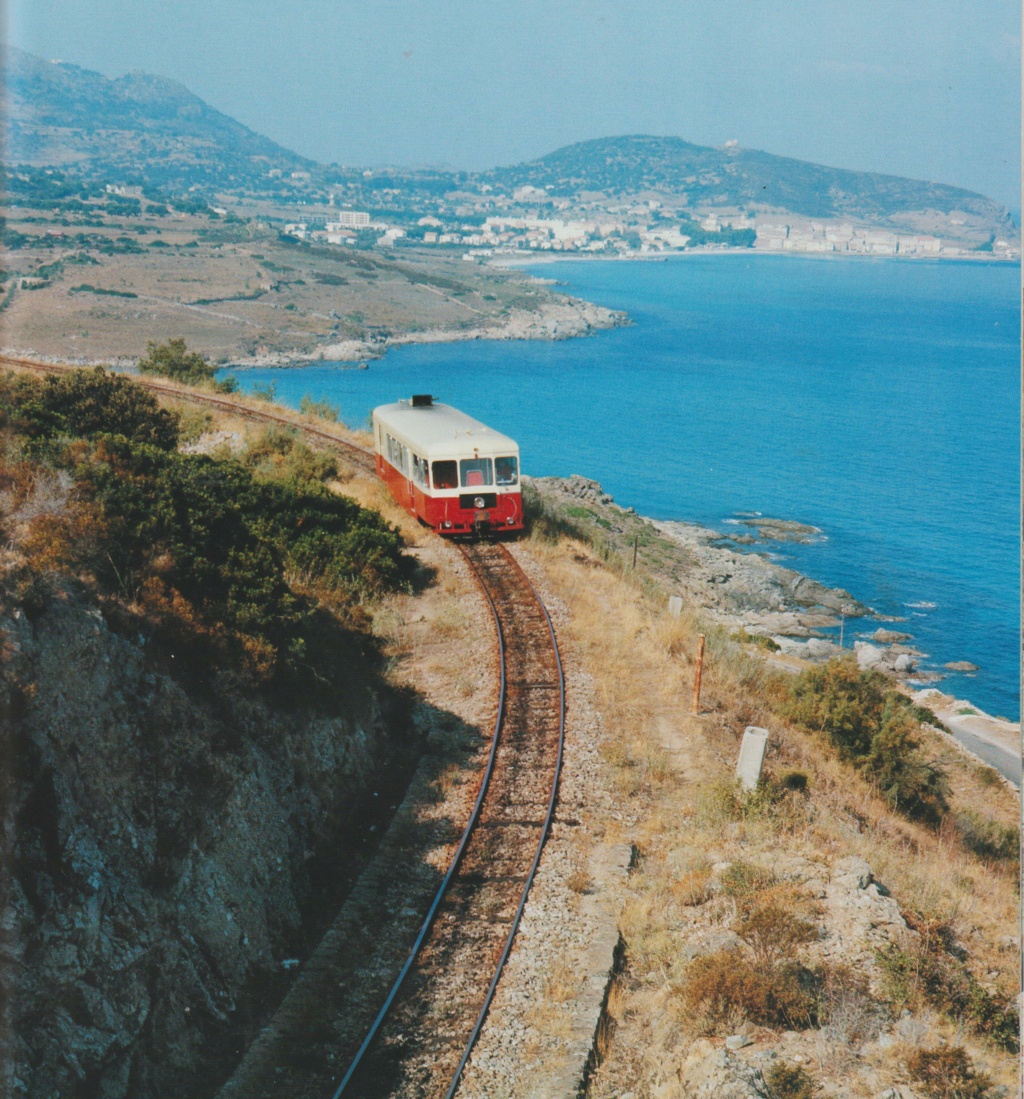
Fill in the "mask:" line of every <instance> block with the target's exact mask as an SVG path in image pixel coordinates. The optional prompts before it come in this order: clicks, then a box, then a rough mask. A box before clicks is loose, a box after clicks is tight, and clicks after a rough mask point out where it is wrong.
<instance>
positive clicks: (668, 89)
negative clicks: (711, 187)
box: [6, 0, 1021, 212]
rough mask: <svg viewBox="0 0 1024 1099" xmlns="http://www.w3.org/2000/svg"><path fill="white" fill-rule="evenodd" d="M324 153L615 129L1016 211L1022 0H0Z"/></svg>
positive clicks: (401, 157)
mask: <svg viewBox="0 0 1024 1099" xmlns="http://www.w3.org/2000/svg"><path fill="white" fill-rule="evenodd" d="M6 21H7V40H8V41H9V42H11V43H12V44H13V45H15V46H19V47H21V48H22V49H25V50H28V51H29V52H31V53H35V54H38V55H40V56H42V57H47V58H54V59H60V60H62V61H70V62H74V63H75V64H78V65H82V66H83V67H85V68H89V69H95V70H97V71H99V72H102V73H104V74H106V75H107V76H121V75H123V74H124V73H126V72H129V71H131V70H143V71H145V72H150V73H156V74H159V75H162V76H168V77H171V78H173V79H175V80H179V81H181V82H182V83H183V84H185V85H187V86H188V87H189V88H190V89H191V90H192V91H193V92H195V93H196V94H197V95H199V96H201V97H202V98H203V99H205V100H206V101H207V102H208V103H210V104H211V105H212V106H214V107H216V108H218V109H219V110H221V111H224V112H225V113H226V114H229V115H231V116H232V117H234V118H237V119H238V120H239V121H241V122H243V123H245V124H246V125H247V126H250V127H251V128H252V129H254V130H257V131H259V132H260V133H263V134H266V135H267V136H268V137H270V138H272V139H273V140H275V141H277V142H279V143H280V144H282V145H284V146H286V147H288V148H291V149H294V150H295V151H296V152H298V153H301V154H302V155H304V156H308V157H311V158H313V159H316V160H319V161H322V162H325V163H332V162H335V163H339V164H346V165H361V166H370V167H376V166H380V165H386V164H391V165H402V166H424V165H444V166H447V167H454V168H467V169H479V168H487V167H493V166H496V165H502V164H514V163H518V162H520V161H523V160H529V159H533V158H535V157H538V156H542V155H544V154H545V153H547V152H551V151H552V150H554V149H556V148H559V147H561V146H563V145H567V144H571V143H572V142H575V141H581V140H585V139H587V138H593V137H606V136H612V135H617V134H629V133H648V134H669V135H676V136H679V137H683V138H685V139H686V140H688V141H693V142H696V143H697V144H701V145H721V144H724V143H725V142H726V141H738V142H739V144H740V145H742V146H746V147H748V148H757V149H764V150H766V151H768V152H771V153H777V154H780V155H783V156H791V157H796V158H798V159H802V160H812V161H816V162H818V163H822V164H830V165H834V166H837V167H842V168H853V169H860V170H865V171H880V172H888V173H891V174H894V175H906V176H911V177H914V178H918V179H930V180H934V181H938V182H942V183H950V184H954V185H957V186H961V187H967V188H969V189H971V190H974V191H980V192H982V193H983V194H987V195H989V196H990V197H992V198H995V199H997V200H998V201H1000V202H1003V203H1005V204H1006V205H1008V206H1010V207H1011V208H1012V209H1014V210H1015V211H1018V212H1019V210H1020V132H1021V107H1020V98H1021V96H1020V86H1021V85H1020V71H1021V69H1020V66H1021V55H1020V48H1021V47H1020V31H1021V8H1020V4H1019V2H1018V0H290V2H289V3H287V4H286V3H280V2H271V0H175V2H173V3H169V2H166V0H7V6H6Z"/></svg>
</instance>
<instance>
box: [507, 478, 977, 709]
mask: <svg viewBox="0 0 1024 1099" xmlns="http://www.w3.org/2000/svg"><path fill="white" fill-rule="evenodd" d="M527 480H528V482H529V484H530V485H531V486H532V487H533V489H534V490H536V491H537V492H538V494H539V496H540V497H541V499H542V501H543V504H544V507H545V508H547V509H548V510H550V511H552V512H553V514H556V515H561V516H562V517H564V518H567V519H568V521H569V522H571V523H573V524H575V525H577V527H581V526H582V529H583V530H584V531H585V530H586V528H587V526H588V525H589V523H590V522H591V521H592V522H593V524H594V526H595V528H596V530H595V536H596V537H599V538H601V539H604V540H605V541H608V542H609V543H610V544H611V545H612V546H613V547H614V548H615V549H616V550H617V551H618V552H625V553H626V554H629V553H631V552H632V545H633V543H634V541H636V542H637V544H638V546H641V547H644V546H645V543H648V542H650V540H651V538H652V536H654V537H655V538H656V539H657V541H656V543H654V544H651V545H649V546H648V547H647V548H645V549H642V550H641V560H642V561H643V563H644V565H645V567H646V568H647V569H648V570H650V571H651V572H652V574H653V575H654V576H655V577H656V578H657V579H658V580H659V581H660V582H661V584H662V586H663V587H665V588H666V589H667V590H668V591H669V592H671V593H676V594H678V596H679V597H680V598H681V599H682V602H683V605H685V606H690V607H693V608H695V609H698V610H699V611H700V612H701V613H702V614H703V615H704V616H705V617H706V618H707V619H709V620H710V621H711V622H713V623H715V624H717V625H720V626H723V627H725V628H726V629H728V630H730V631H731V632H733V633H734V634H736V635H738V636H739V637H740V638H741V639H748V640H749V641H751V642H753V643H755V644H759V645H760V646H761V647H763V648H764V649H765V650H767V651H768V652H770V653H771V654H773V656H774V658H775V659H777V660H779V661H782V662H785V661H786V660H789V661H792V660H794V659H796V660H801V661H809V662H811V663H820V662H823V661H826V660H828V659H830V658H831V657H834V656H837V655H839V653H840V652H841V651H843V649H845V650H846V651H847V652H849V651H850V650H851V648H852V651H853V652H854V654H855V656H856V659H857V663H858V664H859V665H860V667H862V668H866V669H867V668H873V669H875V670H877V671H881V672H884V673H886V674H888V675H890V676H893V677H895V678H896V679H898V680H899V681H901V682H902V683H904V684H905V685H906V686H907V687H908V688H911V689H918V690H920V689H924V688H929V687H931V686H933V684H935V683H937V682H939V681H940V680H942V679H943V678H945V676H944V674H943V671H940V670H937V669H936V670H933V669H931V668H928V669H926V668H923V667H922V663H923V662H924V661H926V660H927V659H928V654H927V653H923V652H920V651H919V650H918V649H916V648H914V646H913V640H914V638H913V635H912V634H909V633H905V632H902V631H900V630H898V629H892V628H891V624H890V623H889V622H888V620H887V619H885V618H884V617H882V616H879V615H876V613H875V611H874V610H873V609H872V608H871V607H869V606H867V605H865V604H864V603H862V602H861V601H860V600H858V599H857V598H855V597H854V596H853V595H851V594H850V592H848V591H846V590H844V589H843V588H829V587H827V586H826V585H824V584H821V583H819V582H818V581H817V580H814V579H812V578H811V577H809V576H805V575H803V574H802V573H799V572H796V571H795V570H793V569H788V568H785V567H784V566H782V565H779V564H777V563H776V562H774V561H772V560H770V559H769V557H768V556H766V554H765V553H764V552H763V551H762V552H759V551H758V550H757V549H756V548H754V547H756V546H757V545H758V544H761V545H764V544H765V543H776V542H779V541H799V542H807V541H816V540H818V539H819V538H820V537H822V532H821V531H820V530H818V528H816V527H813V526H809V525H808V524H805V523H799V522H794V521H792V520H787V519H776V518H769V517H765V516H753V515H752V516H748V517H741V518H739V519H738V520H736V524H737V526H738V527H741V528H746V529H747V530H748V531H749V532H750V533H742V534H728V535H726V534H722V533H721V532H719V531H715V530H710V529H708V528H707V527H702V526H700V525H698V524H696V523H688V522H681V521H669V520H657V519H649V518H646V517H645V516H642V515H637V514H636V512H635V511H634V510H633V509H632V508H622V507H620V506H619V505H618V504H616V503H615V501H614V500H613V499H612V497H611V496H610V495H609V494H608V493H606V492H605V491H604V490H603V489H602V487H601V485H600V484H598V483H597V482H596V481H592V480H589V479H588V478H586V477H581V476H579V475H578V474H574V475H573V476H572V477H569V478H557V477H543V478H533V479H526V478H524V481H527ZM589 517H592V519H591V518H589ZM748 546H749V547H751V548H750V549H747V547H748ZM740 547H743V548H740ZM843 618H846V619H874V620H875V621H877V622H879V623H881V624H880V625H879V628H878V629H876V630H875V631H874V633H872V634H871V635H870V637H869V638H868V639H867V640H864V639H863V636H864V633H863V627H861V628H860V630H859V631H858V632H860V634H861V638H860V639H857V640H854V639H853V637H852V633H851V629H850V624H847V627H846V630H845V631H844V633H843V635H842V640H843V646H842V648H841V647H840V645H839V644H837V643H836V640H834V639H833V636H831V634H832V633H834V631H835V630H836V629H837V628H838V627H840V625H841V623H842V620H843ZM967 667H968V666H967V665H966V664H964V663H961V662H953V663H952V664H950V665H947V666H946V669H945V670H947V671H949V672H957V671H960V670H966V669H967ZM969 667H970V668H972V669H973V667H974V666H973V665H970V666H969ZM974 670H976V669H974Z"/></svg>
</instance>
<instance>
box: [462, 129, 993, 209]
mask: <svg viewBox="0 0 1024 1099" xmlns="http://www.w3.org/2000/svg"><path fill="white" fill-rule="evenodd" d="M478 178H480V179H484V180H486V181H487V182H489V183H491V184H492V185H496V186H500V187H502V188H503V189H506V190H512V189H514V188H517V187H523V186H532V187H537V188H546V189H549V191H550V193H551V194H552V195H566V196H570V195H579V194H581V193H588V192H590V193H601V194H603V195H606V196H608V197H614V196H624V197H625V196H636V195H640V194H644V193H650V194H651V195H660V196H672V197H673V198H675V199H679V198H683V197H685V199H686V201H687V204H688V205H690V206H692V207H731V208H735V209H746V210H748V211H750V212H752V213H753V212H762V211H765V210H779V211H789V212H791V213H794V214H799V215H802V216H804V217H809V218H850V219H853V220H856V221H862V222H867V223H870V224H876V225H893V226H899V227H910V228H916V227H920V228H922V229H924V228H925V225H924V224H923V222H926V221H939V222H941V221H943V220H947V219H948V218H949V216H950V215H954V214H957V213H960V214H966V215H967V217H968V218H969V219H970V220H971V221H972V222H977V223H978V225H979V227H980V225H981V223H984V224H985V225H989V226H992V227H993V228H994V227H995V226H1003V227H1006V228H1010V227H1012V224H1013V220H1012V217H1011V215H1010V213H1009V211H1008V210H1006V209H1005V208H1004V207H1002V206H1000V205H999V204H998V203H995V202H993V201H992V200H991V199H988V198H985V196H984V195H979V194H975V193H974V192H973V191H966V190H963V189H962V188H959V187H948V186H946V185H944V184H941V183H925V182H921V181H919V180H914V179H905V178H903V177H902V176H889V175H881V174H879V173H877V172H855V171H848V170H845V169H843V168H827V167H824V166H823V165H820V164H811V163H809V162H807V161H803V160H793V159H791V158H789V157H781V156H773V155H772V154H771V153H763V152H760V151H758V150H757V149H742V148H740V147H738V146H736V145H732V146H726V147H724V148H710V147H708V146H705V145H693V144H691V143H690V142H688V141H684V140H683V139H682V138H678V137H649V136H646V135H635V136H629V137H607V138H598V139H596V140H593V141H581V142H579V143H577V144H575V145H567V146H565V148H562V149H558V150H556V151H555V152H553V153H549V154H548V155H547V156H543V157H541V158H540V159H539V160H531V161H529V162H528V163H525V164H518V165H516V166H514V167H510V168H496V169H494V170H492V171H490V172H484V173H482V174H481V175H480V177H478Z"/></svg>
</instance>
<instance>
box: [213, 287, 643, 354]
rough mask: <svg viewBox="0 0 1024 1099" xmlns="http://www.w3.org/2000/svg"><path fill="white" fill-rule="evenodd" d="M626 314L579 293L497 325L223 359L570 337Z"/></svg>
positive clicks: (612, 324) (621, 321) (617, 322)
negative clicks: (416, 345)
mask: <svg viewBox="0 0 1024 1099" xmlns="http://www.w3.org/2000/svg"><path fill="white" fill-rule="evenodd" d="M630 323H631V322H630V319H629V316H628V314H626V313H623V312H620V311H618V310H615V309H606V308H605V307H604V306H602V305H594V304H592V303H591V302H588V301H583V300H582V299H579V298H564V299H561V300H556V301H549V302H544V303H542V304H541V305H540V306H539V307H538V308H537V309H536V310H526V309H517V310H513V311H512V312H511V313H509V315H508V317H506V318H505V319H504V321H503V322H502V323H501V324H499V325H487V324H480V325H478V326H475V327H472V328H430V329H426V330H425V331H422V332H398V333H381V334H379V335H374V336H372V337H369V338H367V339H361V340H342V341H340V342H338V343H331V344H323V345H321V346H319V347H317V348H314V350H313V351H312V352H310V353H308V354H298V353H296V352H269V353H267V354H264V355H252V356H248V357H245V358H238V359H234V360H233V361H232V362H230V363H227V364H225V365H227V366H231V367H237V368H239V369H245V368H247V367H268V366H270V367H274V366H308V365H309V364H310V363H314V362H321V361H325V362H345V363H360V364H365V362H366V361H367V360H370V359H379V358H382V357H383V356H384V355H385V354H386V353H387V352H388V351H389V350H390V349H391V348H393V347H403V346H405V345H406V344H416V343H459V342H463V341H466V340H569V339H574V338H576V337H577V336H590V335H593V334H594V333H595V332H599V331H602V330H604V329H608V328H622V327H623V326H625V325H627V324H630Z"/></svg>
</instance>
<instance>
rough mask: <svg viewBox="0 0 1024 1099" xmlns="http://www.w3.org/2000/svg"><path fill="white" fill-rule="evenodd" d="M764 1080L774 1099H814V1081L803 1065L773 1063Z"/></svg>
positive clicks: (782, 1062)
mask: <svg viewBox="0 0 1024 1099" xmlns="http://www.w3.org/2000/svg"><path fill="white" fill-rule="evenodd" d="M764 1079H765V1083H766V1084H767V1085H768V1087H769V1089H770V1090H771V1093H772V1095H773V1097H774V1099H814V1091H815V1088H814V1081H813V1080H812V1079H811V1077H810V1076H809V1075H808V1074H807V1071H806V1070H805V1069H804V1067H803V1065H790V1064H787V1063H786V1062H785V1061H775V1062H773V1064H772V1065H771V1067H770V1068H769V1069H768V1071H767V1072H766V1073H765V1074H764Z"/></svg>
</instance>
